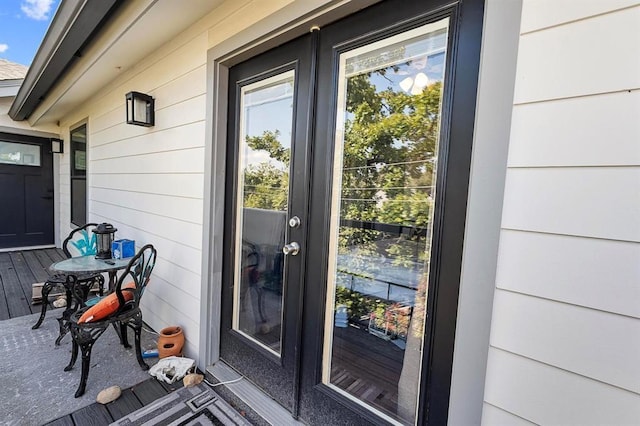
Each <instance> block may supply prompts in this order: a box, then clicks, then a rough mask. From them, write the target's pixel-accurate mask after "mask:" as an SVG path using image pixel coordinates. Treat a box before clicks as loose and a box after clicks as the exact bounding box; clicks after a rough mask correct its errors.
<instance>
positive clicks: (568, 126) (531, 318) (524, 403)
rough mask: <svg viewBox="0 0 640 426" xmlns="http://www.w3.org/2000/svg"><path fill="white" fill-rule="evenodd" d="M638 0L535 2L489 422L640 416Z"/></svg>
mask: <svg viewBox="0 0 640 426" xmlns="http://www.w3.org/2000/svg"><path fill="white" fill-rule="evenodd" d="M638 3H639V2H638V1H635V2H632V1H625V0H612V1H593V0H586V1H570V0H560V1H557V2H556V1H550V0H524V5H523V11H522V24H521V36H520V45H519V51H518V67H517V77H516V89H515V96H514V107H513V117H512V123H511V124H512V128H511V141H510V145H509V159H508V166H507V176H506V184H505V194H504V205H503V216H502V224H501V227H502V231H501V236H500V247H499V253H498V262H497V271H496V291H495V295H494V305H493V316H492V322H491V324H492V326H491V338H490V342H491V343H490V348H489V362H488V367H487V372H486V382H485V394H484V400H485V402H486V404H485V407H484V414H483V424H486V425H492V424H519V423H520V422H521V420H522V419H524V420H526V421H530V422H533V423H535V424H557V425H636V424H638V421H639V419H640V366H639V365H640V364H638V359H640V285H638V283H640V120H638V117H639V116H640V90H639V88H640V56H639V55H638V54H637V52H638V51H640V33H638V31H637V28H638V25H640V7H637V6H635V5H637V4H638ZM510 416H515V418H511V417H510Z"/></svg>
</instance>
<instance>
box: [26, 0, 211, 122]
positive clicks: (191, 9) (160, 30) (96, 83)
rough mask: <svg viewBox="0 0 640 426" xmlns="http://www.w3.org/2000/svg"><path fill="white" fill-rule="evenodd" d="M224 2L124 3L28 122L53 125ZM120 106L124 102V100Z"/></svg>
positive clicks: (166, 0) (151, 0) (157, 0)
mask: <svg viewBox="0 0 640 426" xmlns="http://www.w3.org/2000/svg"><path fill="white" fill-rule="evenodd" d="M221 3H223V0H189V5H188V7H185V6H184V3H183V2H179V1H174V0H144V1H136V2H128V3H126V4H125V5H124V6H122V7H121V8H120V9H119V10H118V11H117V13H116V14H115V15H114V16H112V17H111V19H110V21H109V22H108V23H107V24H106V25H105V26H104V27H103V28H102V29H101V30H100V31H99V33H98V34H97V35H96V36H95V38H94V39H93V40H92V41H91V42H90V43H89V45H88V46H87V48H86V49H84V51H83V52H82V57H81V58H80V59H78V60H77V61H76V62H74V63H73V65H72V66H71V67H69V68H68V69H67V70H65V71H63V72H62V74H61V75H60V77H59V78H58V79H57V82H56V83H55V85H53V86H52V87H51V88H50V89H49V91H48V92H47V93H46V94H45V95H44V99H43V100H42V102H41V103H40V104H39V105H38V106H36V107H35V108H34V109H33V111H32V113H31V115H30V116H29V118H28V120H29V122H30V124H31V125H34V124H44V123H55V122H57V121H59V120H61V119H62V118H63V117H65V115H66V114H68V113H69V112H70V111H72V110H73V109H74V108H76V107H77V106H79V105H81V104H82V103H84V102H86V101H87V100H88V99H89V98H90V97H91V96H92V95H93V94H95V93H96V92H97V91H98V90H100V89H101V88H102V87H104V86H105V85H107V84H108V83H109V82H111V81H113V80H114V79H116V78H117V77H118V76H119V75H120V74H122V73H123V72H125V71H126V70H128V69H130V68H132V67H133V66H135V64H136V63H138V62H139V61H140V60H141V59H143V58H145V57H146V56H148V55H149V54H150V53H152V52H153V51H154V50H156V49H158V48H159V47H160V46H162V45H163V44H165V43H166V42H168V41H169V40H171V39H172V38H173V37H175V36H176V35H177V34H179V33H180V32H182V31H183V30H185V29H186V28H188V27H189V25H191V24H193V23H194V22H196V21H197V20H199V19H200V18H202V17H203V16H205V15H206V14H207V13H209V12H210V11H212V10H213V9H214V8H216V7H218V6H219V5H220V4H221ZM123 102H124V99H123Z"/></svg>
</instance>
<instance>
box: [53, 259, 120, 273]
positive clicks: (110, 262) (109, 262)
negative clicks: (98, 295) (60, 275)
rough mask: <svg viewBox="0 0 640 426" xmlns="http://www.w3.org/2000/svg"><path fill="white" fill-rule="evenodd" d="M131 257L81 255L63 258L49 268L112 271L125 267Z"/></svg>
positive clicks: (59, 270) (71, 270) (70, 270)
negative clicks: (103, 257)
mask: <svg viewBox="0 0 640 426" xmlns="http://www.w3.org/2000/svg"><path fill="white" fill-rule="evenodd" d="M130 260H131V258H126V259H96V258H95V256H93V255H91V256H80V257H72V258H70V259H65V260H61V261H60V262H56V263H54V264H52V265H51V266H50V267H49V269H51V270H52V271H55V272H65V273H73V272H96V273H98V272H111V271H117V270H119V269H124V268H126V267H127V265H128V264H129V261H130Z"/></svg>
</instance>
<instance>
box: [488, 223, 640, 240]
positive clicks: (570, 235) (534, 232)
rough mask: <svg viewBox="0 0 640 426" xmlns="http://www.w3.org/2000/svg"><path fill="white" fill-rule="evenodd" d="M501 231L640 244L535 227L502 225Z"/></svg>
mask: <svg viewBox="0 0 640 426" xmlns="http://www.w3.org/2000/svg"><path fill="white" fill-rule="evenodd" d="M500 230H501V231H515V232H529V233H532V234H545V235H557V236H563V237H573V238H588V239H590V240H600V241H615V242H618V243H629V244H638V241H634V240H620V239H617V238H604V237H594V236H591V235H578V234H561V233H559V232H551V231H541V230H534V229H524V228H509V227H505V226H502V227H501V228H500Z"/></svg>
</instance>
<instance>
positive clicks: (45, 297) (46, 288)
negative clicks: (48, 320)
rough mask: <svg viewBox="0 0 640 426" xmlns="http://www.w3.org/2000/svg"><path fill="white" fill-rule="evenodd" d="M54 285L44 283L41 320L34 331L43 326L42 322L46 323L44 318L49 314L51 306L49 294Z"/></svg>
mask: <svg viewBox="0 0 640 426" xmlns="http://www.w3.org/2000/svg"><path fill="white" fill-rule="evenodd" d="M51 287H52V285H51V284H49V283H48V282H46V283H44V285H43V286H42V311H41V312H40V318H38V321H37V322H36V323H35V324H34V325H33V327H31V329H32V330H35V329H36V328H38V327H40V326H41V325H42V321H44V317H45V315H46V314H47V306H48V305H49V292H50V291H51Z"/></svg>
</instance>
